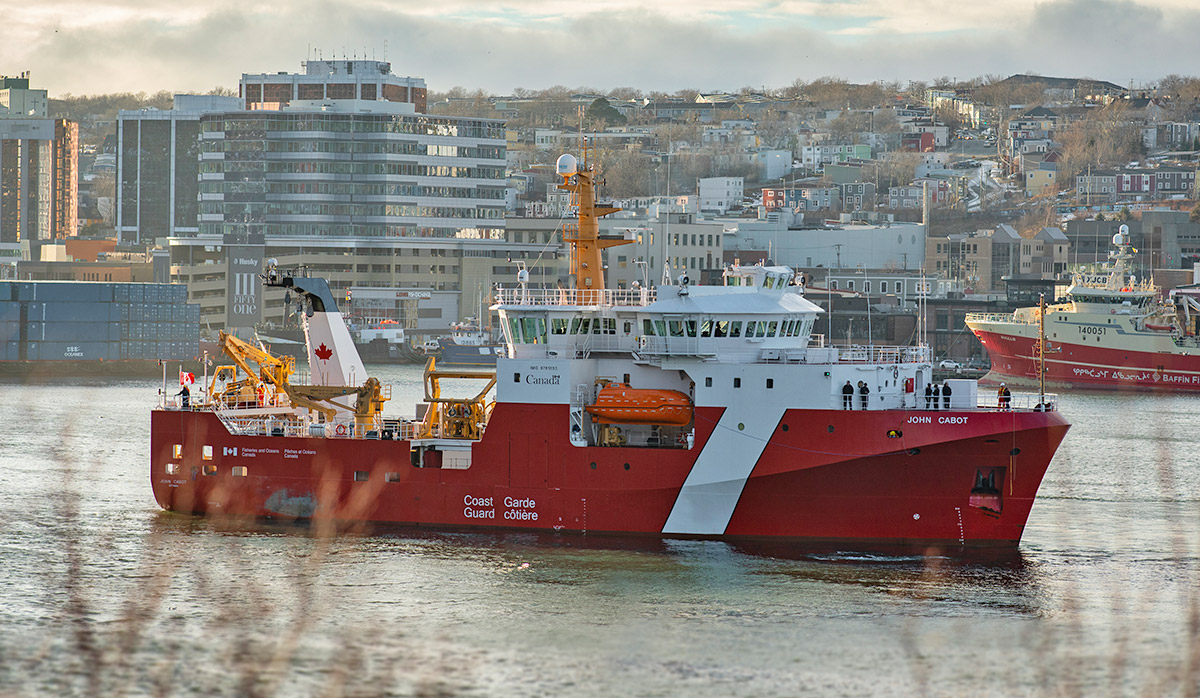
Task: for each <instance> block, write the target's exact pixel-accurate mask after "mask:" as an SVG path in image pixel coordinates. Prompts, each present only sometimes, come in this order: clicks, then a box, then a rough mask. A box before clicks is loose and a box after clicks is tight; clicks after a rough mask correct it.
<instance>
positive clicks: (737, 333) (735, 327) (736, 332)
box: [729, 320, 742, 337]
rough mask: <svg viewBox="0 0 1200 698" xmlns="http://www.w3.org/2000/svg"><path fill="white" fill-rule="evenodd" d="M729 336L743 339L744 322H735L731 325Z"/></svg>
mask: <svg viewBox="0 0 1200 698" xmlns="http://www.w3.org/2000/svg"><path fill="white" fill-rule="evenodd" d="M729 336H730V337H741V336H742V321H741V320H734V321H733V322H731V323H729Z"/></svg>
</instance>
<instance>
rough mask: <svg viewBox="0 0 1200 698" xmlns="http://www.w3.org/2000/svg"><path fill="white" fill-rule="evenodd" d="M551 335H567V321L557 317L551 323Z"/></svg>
mask: <svg viewBox="0 0 1200 698" xmlns="http://www.w3.org/2000/svg"><path fill="white" fill-rule="evenodd" d="M550 333H551V334H566V333H567V319H566V318H562V317H556V318H554V319H553V320H551V321H550Z"/></svg>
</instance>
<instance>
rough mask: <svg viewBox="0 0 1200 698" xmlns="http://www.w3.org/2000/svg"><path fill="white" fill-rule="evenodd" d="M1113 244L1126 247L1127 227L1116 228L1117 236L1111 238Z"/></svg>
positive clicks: (1127, 242) (1127, 238)
mask: <svg viewBox="0 0 1200 698" xmlns="http://www.w3.org/2000/svg"><path fill="white" fill-rule="evenodd" d="M1113 244H1114V245H1128V244H1129V226H1127V225H1121V227H1120V228H1117V234H1116V235H1114V236H1113Z"/></svg>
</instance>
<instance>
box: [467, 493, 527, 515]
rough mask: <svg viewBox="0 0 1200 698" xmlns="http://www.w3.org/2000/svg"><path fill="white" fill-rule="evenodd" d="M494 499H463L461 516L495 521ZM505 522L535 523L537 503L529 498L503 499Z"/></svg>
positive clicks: (468, 497) (470, 497) (469, 496)
mask: <svg viewBox="0 0 1200 698" xmlns="http://www.w3.org/2000/svg"><path fill="white" fill-rule="evenodd" d="M495 501H496V500H495V498H494V497H473V496H471V495H469V494H468V495H466V496H464V497H463V516H465V517H467V518H468V519H495V518H496V506H495ZM503 504H504V513H503V514H502V517H503V518H504V519H505V520H506V521H537V520H538V513H537V511H536V509H537V501H536V500H534V499H529V498H524V499H522V498H517V497H505V498H504V500H503Z"/></svg>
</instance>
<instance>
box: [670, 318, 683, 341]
mask: <svg viewBox="0 0 1200 698" xmlns="http://www.w3.org/2000/svg"><path fill="white" fill-rule="evenodd" d="M667 326H668V327H669V328H670V330H671V336H672V337H682V336H683V320H670V321H668V323H667Z"/></svg>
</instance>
